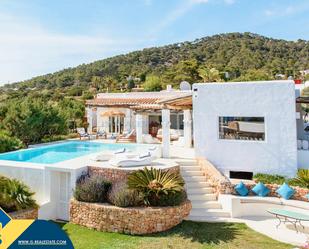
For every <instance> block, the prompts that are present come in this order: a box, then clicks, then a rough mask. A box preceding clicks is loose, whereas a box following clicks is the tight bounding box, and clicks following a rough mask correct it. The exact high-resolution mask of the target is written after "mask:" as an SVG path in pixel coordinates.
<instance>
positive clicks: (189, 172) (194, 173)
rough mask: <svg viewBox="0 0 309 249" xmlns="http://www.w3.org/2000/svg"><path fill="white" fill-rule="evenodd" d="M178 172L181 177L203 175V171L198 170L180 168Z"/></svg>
mask: <svg viewBox="0 0 309 249" xmlns="http://www.w3.org/2000/svg"><path fill="white" fill-rule="evenodd" d="M180 172H181V175H182V176H183V177H190V176H204V174H203V172H202V171H199V170H187V171H183V170H181V171H180Z"/></svg>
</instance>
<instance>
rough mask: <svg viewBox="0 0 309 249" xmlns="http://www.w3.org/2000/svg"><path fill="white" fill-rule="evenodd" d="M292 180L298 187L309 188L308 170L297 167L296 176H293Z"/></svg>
mask: <svg viewBox="0 0 309 249" xmlns="http://www.w3.org/2000/svg"><path fill="white" fill-rule="evenodd" d="M293 182H294V183H296V184H297V185H299V186H300V187H305V188H309V170H308V169H299V170H298V172H297V176H296V177H295V179H293Z"/></svg>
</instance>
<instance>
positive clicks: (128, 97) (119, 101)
mask: <svg viewBox="0 0 309 249" xmlns="http://www.w3.org/2000/svg"><path fill="white" fill-rule="evenodd" d="M188 95H190V96H191V91H161V92H130V93H99V94H98V95H97V97H96V98H95V99H92V100H87V101H86V104H87V105H91V106H127V107H131V106H137V105H138V106H142V105H156V104H157V103H159V102H160V101H162V100H168V99H175V98H181V97H182V96H188ZM153 107H158V106H153Z"/></svg>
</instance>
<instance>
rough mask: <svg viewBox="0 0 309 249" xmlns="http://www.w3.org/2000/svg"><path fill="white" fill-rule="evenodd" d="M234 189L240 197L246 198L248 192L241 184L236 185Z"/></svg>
mask: <svg viewBox="0 0 309 249" xmlns="http://www.w3.org/2000/svg"><path fill="white" fill-rule="evenodd" d="M234 189H235V191H236V192H237V193H238V194H239V195H241V196H246V195H248V193H249V190H248V189H247V187H246V185H245V184H244V183H243V182H240V183H238V184H237V185H236V186H235V188H234Z"/></svg>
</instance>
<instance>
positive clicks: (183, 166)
mask: <svg viewBox="0 0 309 249" xmlns="http://www.w3.org/2000/svg"><path fill="white" fill-rule="evenodd" d="M175 161H176V162H177V163H178V164H179V165H180V170H181V174H182V176H183V178H184V180H185V182H186V185H185V187H186V190H187V193H188V199H189V200H191V202H192V210H191V213H190V215H189V217H188V220H194V221H224V220H226V219H228V218H229V217H230V214H229V212H226V211H225V210H223V209H222V206H221V204H220V203H219V202H218V201H217V196H216V194H215V193H214V192H215V191H214V189H213V187H211V185H210V184H209V183H208V182H207V179H206V177H205V176H204V175H203V172H202V171H201V169H200V167H199V166H198V165H197V162H196V160H195V159H176V160H175Z"/></svg>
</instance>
